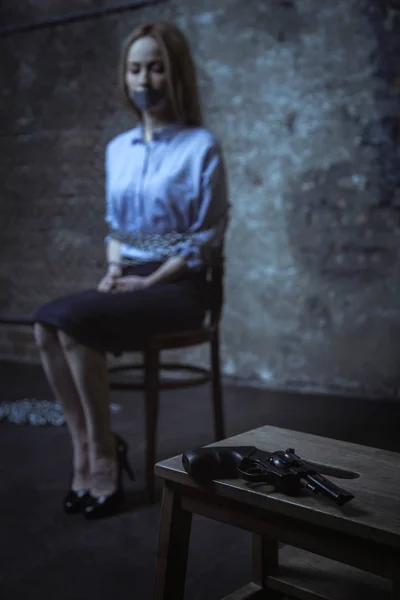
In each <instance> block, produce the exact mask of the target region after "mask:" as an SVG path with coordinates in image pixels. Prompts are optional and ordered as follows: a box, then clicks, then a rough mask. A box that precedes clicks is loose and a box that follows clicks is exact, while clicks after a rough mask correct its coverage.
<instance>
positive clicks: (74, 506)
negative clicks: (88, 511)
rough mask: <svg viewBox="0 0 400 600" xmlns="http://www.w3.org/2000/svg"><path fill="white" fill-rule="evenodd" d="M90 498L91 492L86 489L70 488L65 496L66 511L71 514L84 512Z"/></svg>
mask: <svg viewBox="0 0 400 600" xmlns="http://www.w3.org/2000/svg"><path fill="white" fill-rule="evenodd" d="M89 499H90V494H89V492H88V491H86V490H78V491H74V490H69V492H68V493H67V495H66V496H65V498H64V512H66V513H67V514H69V515H74V514H78V513H82V512H83V511H84V510H85V508H86V505H87V503H88V501H89Z"/></svg>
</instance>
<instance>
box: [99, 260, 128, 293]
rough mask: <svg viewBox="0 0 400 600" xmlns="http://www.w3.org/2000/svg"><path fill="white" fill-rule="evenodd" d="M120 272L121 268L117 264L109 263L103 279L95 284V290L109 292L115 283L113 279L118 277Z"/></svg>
mask: <svg viewBox="0 0 400 600" xmlns="http://www.w3.org/2000/svg"><path fill="white" fill-rule="evenodd" d="M121 274H122V269H121V267H119V266H116V265H110V267H109V269H108V271H107V273H106V275H105V276H104V277H103V279H102V280H101V281H100V283H99V285H98V286H97V291H98V292H111V290H112V288H113V287H114V285H115V280H116V279H117V278H118V277H121Z"/></svg>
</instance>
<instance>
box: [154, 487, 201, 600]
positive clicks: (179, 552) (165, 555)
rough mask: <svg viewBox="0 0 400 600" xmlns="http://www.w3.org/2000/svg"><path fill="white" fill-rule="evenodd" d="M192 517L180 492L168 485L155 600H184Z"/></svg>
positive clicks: (157, 565) (162, 516)
mask: <svg viewBox="0 0 400 600" xmlns="http://www.w3.org/2000/svg"><path fill="white" fill-rule="evenodd" d="M191 525H192V514H191V513H189V512H187V511H185V510H183V509H182V507H181V504H180V496H179V492H178V491H177V489H176V486H175V485H174V484H173V483H172V482H167V481H165V482H164V489H163V499H162V505H161V520H160V530H159V536H158V551H157V564H156V573H155V581H154V594H153V600H171V598H173V599H174V600H183V596H184V593H185V580H186V566H187V558H188V551H189V540H190V530H191Z"/></svg>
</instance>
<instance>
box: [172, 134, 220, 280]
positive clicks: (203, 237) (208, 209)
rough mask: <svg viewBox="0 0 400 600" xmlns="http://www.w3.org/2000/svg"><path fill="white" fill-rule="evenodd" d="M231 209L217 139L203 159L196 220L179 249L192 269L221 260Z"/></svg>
mask: <svg viewBox="0 0 400 600" xmlns="http://www.w3.org/2000/svg"><path fill="white" fill-rule="evenodd" d="M229 211H230V202H229V199H228V182H227V176H226V166H225V161H224V157H223V153H222V149H221V147H220V145H219V144H218V143H217V142H215V143H214V144H213V145H212V146H211V147H210V148H209V149H208V151H207V152H206V154H205V157H204V160H203V163H202V170H201V180H200V197H199V201H198V211H197V215H196V218H195V221H194V222H193V223H192V224H191V226H190V228H189V230H188V232H187V233H188V234H189V235H188V238H187V239H186V241H185V243H184V244H182V245H181V248H180V250H179V252H178V254H179V255H180V256H181V257H182V258H184V259H185V261H186V264H187V267H188V268H189V269H198V268H199V267H201V266H203V265H204V264H213V263H215V261H218V262H219V261H220V260H222V255H223V247H224V238H225V233H226V229H227V226H228V220H229Z"/></svg>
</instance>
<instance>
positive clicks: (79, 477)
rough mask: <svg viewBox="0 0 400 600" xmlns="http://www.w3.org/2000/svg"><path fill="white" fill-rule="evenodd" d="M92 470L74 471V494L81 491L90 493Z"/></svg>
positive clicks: (72, 487)
mask: <svg viewBox="0 0 400 600" xmlns="http://www.w3.org/2000/svg"><path fill="white" fill-rule="evenodd" d="M90 482H91V477H90V470H89V468H87V469H85V470H83V471H82V470H76V469H74V474H73V476H72V485H71V489H72V490H73V491H74V492H79V491H81V490H85V491H88V490H89V489H90Z"/></svg>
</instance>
